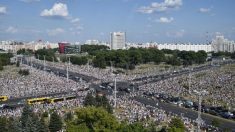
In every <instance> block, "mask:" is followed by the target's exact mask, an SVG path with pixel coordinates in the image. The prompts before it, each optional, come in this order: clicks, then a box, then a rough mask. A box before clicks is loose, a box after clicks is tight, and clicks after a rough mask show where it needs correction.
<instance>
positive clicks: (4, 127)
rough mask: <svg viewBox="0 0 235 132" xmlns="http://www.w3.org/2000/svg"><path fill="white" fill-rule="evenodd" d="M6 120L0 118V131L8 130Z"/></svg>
mask: <svg viewBox="0 0 235 132" xmlns="http://www.w3.org/2000/svg"><path fill="white" fill-rule="evenodd" d="M7 127H8V119H7V118H6V117H0V130H1V131H3V132H6V131H7V130H8V129H7Z"/></svg>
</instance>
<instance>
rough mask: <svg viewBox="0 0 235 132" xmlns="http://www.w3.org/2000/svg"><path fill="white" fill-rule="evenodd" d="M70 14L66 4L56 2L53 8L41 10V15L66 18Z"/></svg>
mask: <svg viewBox="0 0 235 132" xmlns="http://www.w3.org/2000/svg"><path fill="white" fill-rule="evenodd" d="M68 15H69V12H68V8H67V5H66V4H63V3H55V4H54V5H53V7H52V8H51V9H49V10H48V9H45V10H43V11H42V12H41V14H40V16H43V17H55V18H66V17H67V16H68Z"/></svg>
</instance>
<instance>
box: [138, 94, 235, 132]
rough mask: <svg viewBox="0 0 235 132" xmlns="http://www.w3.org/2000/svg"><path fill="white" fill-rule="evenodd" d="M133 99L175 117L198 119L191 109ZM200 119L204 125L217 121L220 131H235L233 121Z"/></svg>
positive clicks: (206, 115) (205, 115)
mask: <svg viewBox="0 0 235 132" xmlns="http://www.w3.org/2000/svg"><path fill="white" fill-rule="evenodd" d="M134 99H135V100H137V101H139V102H141V103H143V104H146V105H150V106H154V107H157V108H161V109H163V110H165V111H167V112H172V113H175V114H177V115H181V114H182V113H183V115H184V116H185V117H188V118H190V119H193V120H195V119H196V118H197V117H198V114H197V111H193V110H191V109H186V108H183V107H178V106H175V105H173V104H169V103H164V102H159V101H155V100H153V99H148V98H144V97H135V98H134ZM156 103H158V106H157V105H156ZM201 117H202V119H203V121H205V123H206V124H211V122H212V120H214V119H217V120H219V121H220V128H221V129H225V128H229V129H231V130H232V131H235V121H232V120H227V119H224V118H220V117H217V116H212V115H209V114H206V113H202V114H201Z"/></svg>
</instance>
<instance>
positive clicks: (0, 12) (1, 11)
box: [0, 6, 7, 15]
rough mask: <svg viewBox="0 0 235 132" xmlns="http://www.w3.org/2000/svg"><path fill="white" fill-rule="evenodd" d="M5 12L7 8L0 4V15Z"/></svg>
mask: <svg viewBox="0 0 235 132" xmlns="http://www.w3.org/2000/svg"><path fill="white" fill-rule="evenodd" d="M6 13H7V8H6V7H4V6H0V15H4V14H6Z"/></svg>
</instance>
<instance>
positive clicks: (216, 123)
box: [211, 119, 220, 127]
mask: <svg viewBox="0 0 235 132" xmlns="http://www.w3.org/2000/svg"><path fill="white" fill-rule="evenodd" d="M211 125H212V126H214V127H219V126H220V121H219V120H218V119H213V120H212V121H211Z"/></svg>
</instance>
